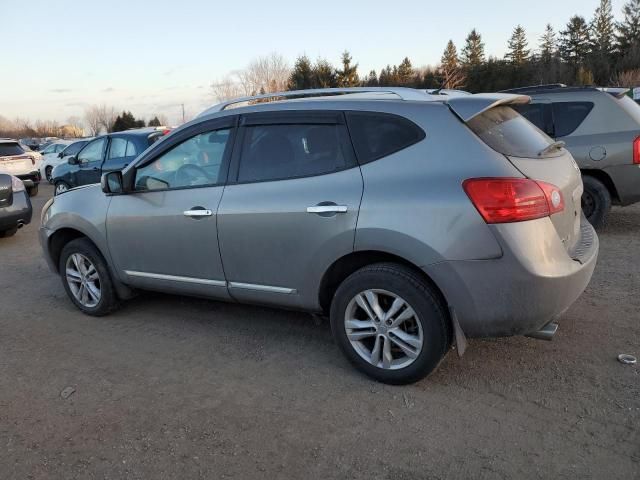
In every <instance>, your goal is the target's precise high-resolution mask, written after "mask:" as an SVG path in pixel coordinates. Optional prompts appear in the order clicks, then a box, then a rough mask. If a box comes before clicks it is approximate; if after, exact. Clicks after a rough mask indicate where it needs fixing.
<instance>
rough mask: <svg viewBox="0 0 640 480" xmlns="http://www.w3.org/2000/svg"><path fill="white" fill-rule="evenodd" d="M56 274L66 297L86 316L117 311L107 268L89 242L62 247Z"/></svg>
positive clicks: (81, 241)
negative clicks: (58, 273) (58, 274)
mask: <svg viewBox="0 0 640 480" xmlns="http://www.w3.org/2000/svg"><path fill="white" fill-rule="evenodd" d="M59 271H60V276H61V277H62V283H63V285H64V289H65V290H66V291H67V295H68V296H69V298H70V299H71V301H72V302H73V303H74V304H75V305H76V307H78V308H79V309H80V310H82V311H83V312H84V313H86V314H87V315H93V316H96V317H100V316H103V315H106V314H108V313H109V312H111V311H112V310H115V309H116V308H117V307H118V304H119V301H118V297H117V295H116V292H115V288H114V286H113V282H112V281H111V275H110V274H109V269H108V268H107V264H106V262H105V260H104V258H103V257H102V254H101V253H100V252H99V251H98V249H97V248H96V247H95V245H93V243H91V241H90V240H89V239H87V238H78V239H76V240H72V241H71V242H69V243H67V244H66V245H65V246H64V247H63V249H62V252H61V254H60V263H59Z"/></svg>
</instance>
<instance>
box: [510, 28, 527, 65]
mask: <svg viewBox="0 0 640 480" xmlns="http://www.w3.org/2000/svg"><path fill="white" fill-rule="evenodd" d="M508 45H509V51H508V52H507V54H506V55H505V58H506V59H507V60H509V61H510V62H511V63H513V64H514V65H523V64H525V63H526V62H527V61H528V60H529V54H530V53H531V51H530V50H528V49H527V34H526V33H525V31H524V28H522V26H521V25H518V26H517V27H516V28H515V29H514V30H513V33H512V34H511V38H510V39H509V44H508Z"/></svg>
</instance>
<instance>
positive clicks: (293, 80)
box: [288, 55, 314, 90]
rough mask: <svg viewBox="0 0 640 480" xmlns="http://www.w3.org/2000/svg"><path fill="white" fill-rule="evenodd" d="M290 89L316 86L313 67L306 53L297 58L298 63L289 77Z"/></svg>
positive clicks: (304, 88)
mask: <svg viewBox="0 0 640 480" xmlns="http://www.w3.org/2000/svg"><path fill="white" fill-rule="evenodd" d="M288 88H289V90H306V89H308V88H314V82H313V67H312V66H311V62H310V61H309V58H308V57H307V56H306V55H302V56H300V57H298V58H297V59H296V63H295V65H294V66H293V70H292V71H291V76H290V77H289V84H288Z"/></svg>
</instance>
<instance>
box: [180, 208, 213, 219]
mask: <svg viewBox="0 0 640 480" xmlns="http://www.w3.org/2000/svg"><path fill="white" fill-rule="evenodd" d="M183 214H184V216H185V217H192V218H194V217H195V218H199V217H210V216H211V215H213V212H212V211H211V210H207V209H205V208H197V207H194V208H192V209H191V210H185V211H184V212H183Z"/></svg>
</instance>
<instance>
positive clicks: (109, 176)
mask: <svg viewBox="0 0 640 480" xmlns="http://www.w3.org/2000/svg"><path fill="white" fill-rule="evenodd" d="M100 185H101V186H102V191H103V192H104V193H123V192H124V187H123V181H122V172H120V171H117V172H109V173H105V174H104V175H102V178H101V179H100Z"/></svg>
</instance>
